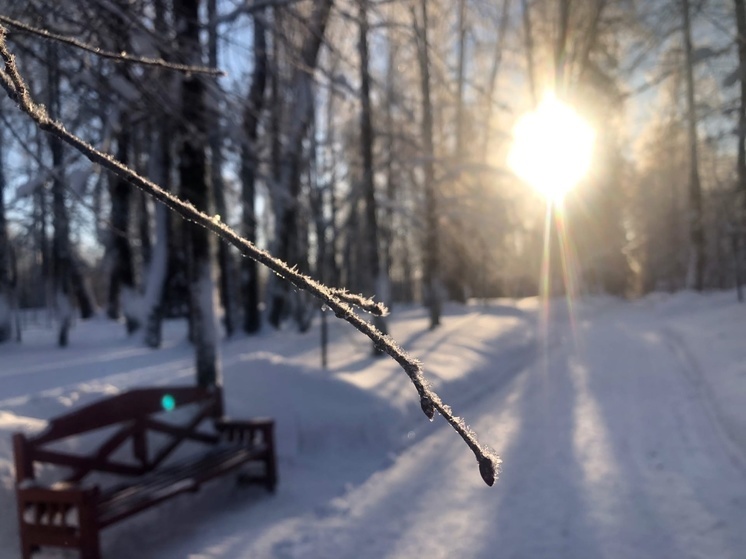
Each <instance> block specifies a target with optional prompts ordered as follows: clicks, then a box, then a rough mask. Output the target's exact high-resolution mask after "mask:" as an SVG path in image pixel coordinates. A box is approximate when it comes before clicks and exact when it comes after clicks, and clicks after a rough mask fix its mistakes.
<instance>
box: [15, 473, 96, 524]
mask: <svg viewBox="0 0 746 559" xmlns="http://www.w3.org/2000/svg"><path fill="white" fill-rule="evenodd" d="M16 496H17V499H18V512H19V516H20V518H22V519H23V522H25V523H27V524H36V525H50V526H51V525H60V526H73V525H78V523H79V522H80V517H81V515H82V516H85V515H86V514H87V513H88V511H89V510H91V509H92V508H93V507H94V506H95V502H96V501H97V499H98V497H99V488H98V487H88V488H82V487H79V486H77V485H74V484H70V483H64V482H60V483H55V484H53V485H48V486H45V485H40V484H37V483H28V482H26V483H19V484H18V485H17V487H16ZM70 515H72V516H70Z"/></svg>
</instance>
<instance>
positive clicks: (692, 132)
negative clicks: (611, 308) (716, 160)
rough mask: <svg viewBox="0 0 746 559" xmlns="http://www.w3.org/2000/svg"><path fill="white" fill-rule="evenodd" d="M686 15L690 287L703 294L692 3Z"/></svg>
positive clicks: (686, 7) (685, 6) (686, 4)
mask: <svg viewBox="0 0 746 559" xmlns="http://www.w3.org/2000/svg"><path fill="white" fill-rule="evenodd" d="M681 8H682V14H683V29H682V31H683V34H684V56H685V64H686V68H685V73H686V102H687V124H688V136H689V238H690V243H691V252H690V258H689V273H688V277H687V283H688V284H689V285H688V286H689V287H692V288H694V289H696V290H697V291H702V290H703V289H704V281H705V231H704V223H703V215H702V186H701V183H700V178H699V156H698V149H697V109H696V100H695V92H694V60H693V54H692V52H693V48H692V26H691V21H690V9H689V0H682V2H681Z"/></svg>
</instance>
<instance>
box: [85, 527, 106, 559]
mask: <svg viewBox="0 0 746 559" xmlns="http://www.w3.org/2000/svg"><path fill="white" fill-rule="evenodd" d="M80 559H101V545H100V542H99V537H98V530H85V531H81V533H80Z"/></svg>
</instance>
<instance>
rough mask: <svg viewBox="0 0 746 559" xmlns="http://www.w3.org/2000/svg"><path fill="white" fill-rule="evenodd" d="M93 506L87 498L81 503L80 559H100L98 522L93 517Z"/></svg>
mask: <svg viewBox="0 0 746 559" xmlns="http://www.w3.org/2000/svg"><path fill="white" fill-rule="evenodd" d="M94 510H95V505H94V503H93V501H92V500H91V499H90V498H89V499H86V501H85V502H83V503H81V505H80V508H79V509H78V512H79V514H80V518H79V522H80V559H101V544H100V541H99V529H98V522H97V521H96V517H95V512H94Z"/></svg>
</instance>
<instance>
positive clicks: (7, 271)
mask: <svg viewBox="0 0 746 559" xmlns="http://www.w3.org/2000/svg"><path fill="white" fill-rule="evenodd" d="M4 147H5V146H4V144H3V131H2V130H0V343H2V342H6V341H8V340H10V339H11V338H12V337H13V327H12V326H13V319H12V316H13V313H12V312H11V311H12V309H13V306H14V304H13V301H14V291H15V290H14V285H13V283H14V281H13V280H14V278H13V273H12V260H13V259H12V258H11V254H10V250H11V247H10V239H9V238H8V227H7V223H6V219H5V199H4V197H3V195H4V192H5V186H6V185H5V167H4V159H5V157H4V156H5V150H4Z"/></svg>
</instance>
